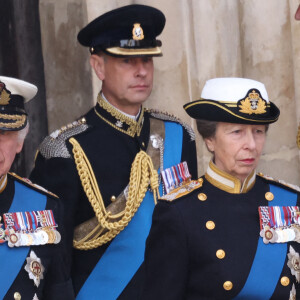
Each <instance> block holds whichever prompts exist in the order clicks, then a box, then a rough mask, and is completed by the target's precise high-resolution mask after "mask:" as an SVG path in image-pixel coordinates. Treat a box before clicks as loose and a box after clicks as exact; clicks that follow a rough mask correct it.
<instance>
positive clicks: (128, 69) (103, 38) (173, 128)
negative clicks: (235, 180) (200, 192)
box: [31, 5, 197, 300]
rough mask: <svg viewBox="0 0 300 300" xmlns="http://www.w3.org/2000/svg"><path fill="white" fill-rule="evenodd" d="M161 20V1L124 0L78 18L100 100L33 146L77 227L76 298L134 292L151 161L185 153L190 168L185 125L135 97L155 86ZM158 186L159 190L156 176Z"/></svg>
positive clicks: (46, 181)
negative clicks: (127, 0) (83, 22)
mask: <svg viewBox="0 0 300 300" xmlns="http://www.w3.org/2000/svg"><path fill="white" fill-rule="evenodd" d="M164 25H165V17H164V15H163V13H162V12H161V11H159V10H158V9H155V8H153V7H149V6H144V5H129V6H125V7H121V8H118V9H115V10H113V11H110V12H108V13H106V14H104V15H102V16H100V17H98V18H97V19H95V20H94V21H92V22H91V23H90V24H88V25H87V26H86V27H85V28H83V29H82V30H81V31H80V32H79V34H78V40H79V42H80V43H81V44H82V45H84V46H88V47H89V48H90V52H91V58H90V64H91V66H92V68H93V70H94V71H95V73H96V75H97V76H98V78H99V79H100V80H101V81H102V90H101V91H100V93H99V95H98V98H97V104H96V106H95V107H93V108H92V109H91V110H90V111H89V112H88V113H87V114H86V115H84V116H83V117H82V118H80V119H79V120H77V121H75V122H74V123H72V124H69V125H68V126H66V127H63V128H61V129H60V130H57V131H55V132H54V133H52V134H51V135H50V136H49V137H47V138H46V139H45V140H44V142H43V143H42V144H41V146H40V148H39V153H38V156H37V159H36V163H35V168H34V170H33V172H32V174H31V178H32V180H33V181H35V182H37V183H39V184H41V185H43V186H45V187H46V188H48V189H49V190H50V189H51V190H52V191H53V192H55V193H56V194H57V195H59V197H61V198H62V199H63V200H64V202H65V204H66V207H67V213H68V217H67V219H65V221H66V227H67V228H70V227H71V228H75V233H74V248H75V250H74V253H73V265H72V279H73V285H74V289H75V293H76V295H77V298H78V299H99V295H101V297H100V298H101V299H105V300H109V299H116V298H119V299H131V300H132V299H137V298H138V297H139V294H140V290H141V287H142V282H143V267H142V263H143V257H144V244H145V240H146V237H147V235H148V232H149V229H150V226H151V216H152V211H153V208H154V201H155V199H156V196H157V195H158V184H159V183H160V182H161V181H162V180H161V179H160V176H157V170H159V172H160V173H161V172H162V171H163V170H164V169H168V168H171V167H174V166H175V169H176V168H177V169H176V170H180V171H182V170H186V169H185V167H184V165H183V164H180V162H183V161H186V162H187V165H188V166H189V167H190V173H191V175H192V176H193V177H194V178H195V177H196V176H197V162H196V149H195V140H194V133H193V131H192V129H191V128H190V127H189V126H187V125H185V124H183V123H182V122H181V121H180V120H179V119H177V118H175V117H173V116H171V115H169V114H165V113H162V112H160V111H157V110H150V109H145V108H144V107H143V106H142V104H143V103H144V101H145V100H146V99H147V98H148V97H149V95H150V93H151V90H152V84H153V57H154V56H161V55H162V52H161V49H160V46H161V42H160V41H159V40H157V39H156V37H157V36H158V35H159V34H160V33H161V32H162V30H163V28H164ZM178 166H179V167H178ZM178 174H179V173H178ZM180 174H181V175H183V173H180ZM187 174H189V173H188V172H187ZM181 175H180V176H177V177H176V180H177V181H176V182H175V180H174V182H171V186H172V187H174V186H176V184H177V185H178V184H180V180H182V179H183V178H185V176H184V175H183V176H181ZM178 179H180V180H178ZM149 182H150V186H149ZM149 188H150V190H149ZM159 189H160V194H161V195H162V194H163V193H164V188H163V187H162V184H161V185H160V188H159ZM128 224H129V225H128ZM127 225H128V226H127Z"/></svg>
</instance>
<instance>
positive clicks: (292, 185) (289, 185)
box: [257, 172, 300, 192]
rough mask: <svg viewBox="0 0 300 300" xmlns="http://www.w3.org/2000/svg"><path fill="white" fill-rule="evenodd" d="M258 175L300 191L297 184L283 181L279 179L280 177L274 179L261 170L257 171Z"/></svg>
mask: <svg viewBox="0 0 300 300" xmlns="http://www.w3.org/2000/svg"><path fill="white" fill-rule="evenodd" d="M257 175H258V176H260V177H262V178H264V179H266V180H268V181H272V182H274V183H276V184H279V185H282V186H285V187H287V188H289V189H291V190H293V191H296V192H300V187H299V186H298V185H295V184H291V183H288V182H285V181H284V180H280V179H274V178H273V177H271V176H268V175H265V174H263V173H261V172H259V173H257Z"/></svg>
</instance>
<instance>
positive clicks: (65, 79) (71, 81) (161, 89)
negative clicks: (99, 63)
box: [0, 0, 300, 184]
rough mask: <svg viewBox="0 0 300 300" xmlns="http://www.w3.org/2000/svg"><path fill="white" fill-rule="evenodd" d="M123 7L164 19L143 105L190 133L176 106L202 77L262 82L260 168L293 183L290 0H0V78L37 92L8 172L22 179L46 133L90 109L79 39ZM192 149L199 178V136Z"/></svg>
mask: <svg viewBox="0 0 300 300" xmlns="http://www.w3.org/2000/svg"><path fill="white" fill-rule="evenodd" d="M131 3H138V4H147V5H151V6H155V7H157V8H159V9H161V10H162V11H163V12H164V13H165V15H166V19H167V23H166V28H165V30H164V32H163V34H162V35H161V36H160V39H161V40H162V41H163V47H162V49H163V53H164V56H163V57H161V58H155V59H154V63H155V82H154V90H153V93H152V95H151V98H150V99H149V100H148V102H147V103H146V106H148V107H155V108H159V109H161V110H167V111H168V112H171V113H173V114H175V115H177V116H179V117H180V118H182V119H183V120H184V121H185V122H187V123H189V124H192V126H193V127H194V128H195V124H194V123H193V122H192V121H191V120H190V119H189V117H188V116H187V115H186V114H185V112H184V110H183V109H182V105H183V104H184V103H186V102H188V101H192V100H196V99H197V98H199V96H200V93H201V90H202V88H203V85H204V84H205V81H206V80H207V79H209V78H213V77H229V76H234V77H247V78H252V79H255V80H259V81H262V82H264V83H265V85H266V88H267V90H268V92H269V98H270V99H271V101H274V102H275V103H276V105H277V106H278V107H279V108H280V110H281V116H280V118H279V121H278V122H277V123H275V124H274V125H271V127H270V130H269V132H268V139H267V144H266V147H265V151H264V154H263V156H262V159H261V163H260V166H259V170H260V171H262V172H263V173H266V174H268V175H270V176H273V177H277V178H281V179H284V180H286V181H289V182H291V183H294V184H299V182H300V167H299V166H300V164H299V162H300V161H299V154H300V151H299V149H298V147H297V142H296V137H297V130H298V125H299V121H300V39H299V36H300V21H296V20H295V18H294V15H295V12H296V10H297V7H298V5H299V1H298V0H264V1H260V0H164V1H161V0H139V1H132V0H131V1H130V0H86V1H83V0H60V1H56V0H40V1H37V0H26V1H22V0H1V5H2V7H1V13H0V14H1V21H0V34H1V36H0V74H1V75H7V76H17V77H20V78H22V79H25V80H28V81H31V82H33V83H35V84H36V85H38V87H39V93H38V96H37V97H36V98H35V99H34V100H33V101H31V102H30V103H29V105H30V107H29V110H30V120H31V121H30V122H31V134H30V136H29V138H28V140H27V144H26V145H25V151H24V152H23V154H22V156H21V157H20V158H19V160H18V165H16V166H15V168H16V169H18V170H19V172H21V173H22V175H28V172H29V170H30V169H31V168H32V164H33V157H34V153H35V149H36V148H37V146H38V144H39V143H40V141H41V140H42V138H43V137H44V136H45V135H46V134H47V133H48V131H49V132H51V131H53V130H55V129H57V128H59V127H61V126H62V125H64V124H67V123H68V122H71V121H73V120H74V119H76V118H78V117H80V115H82V114H84V113H85V112H86V111H87V110H88V109H89V108H90V107H92V105H93V104H94V102H95V100H96V95H97V93H98V92H99V90H100V88H101V86H99V83H98V80H96V79H95V78H94V77H93V74H92V72H91V70H90V67H89V52H88V49H86V48H84V47H82V46H80V45H79V43H78V42H77V39H76V37H77V33H78V31H79V30H80V28H82V27H83V26H84V25H85V24H87V23H88V22H89V21H91V20H92V19H94V18H95V17H97V16H98V15H100V14H102V13H104V12H106V11H108V10H110V9H113V8H117V7H119V6H123V5H127V4H131ZM100 142H101V141H100ZM103 143H104V141H103ZM103 146H104V147H105V144H104V145H103ZM197 147H198V148H197V150H198V160H199V174H202V173H203V171H204V169H205V168H206V164H207V162H208V160H209V158H210V154H208V153H207V151H206V149H205V146H204V145H203V144H202V142H201V141H200V137H199V135H197Z"/></svg>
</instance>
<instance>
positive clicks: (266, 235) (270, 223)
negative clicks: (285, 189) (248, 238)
mask: <svg viewBox="0 0 300 300" xmlns="http://www.w3.org/2000/svg"><path fill="white" fill-rule="evenodd" d="M258 211H259V219H260V236H261V237H262V238H263V242H264V243H265V244H268V243H287V242H297V243H300V212H299V207H298V206H260V207H259V209H258Z"/></svg>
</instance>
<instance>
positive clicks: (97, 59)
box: [90, 54, 105, 81]
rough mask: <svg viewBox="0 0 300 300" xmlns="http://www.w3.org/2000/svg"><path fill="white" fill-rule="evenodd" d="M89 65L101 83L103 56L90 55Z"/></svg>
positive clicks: (103, 76) (103, 69)
mask: <svg viewBox="0 0 300 300" xmlns="http://www.w3.org/2000/svg"><path fill="white" fill-rule="evenodd" d="M90 65H91V67H92V68H93V69H94V71H95V73H96V75H97V76H98V78H99V79H100V80H101V81H102V80H104V79H105V61H104V57H103V56H99V55H96V54H92V55H91V57H90Z"/></svg>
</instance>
